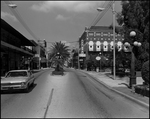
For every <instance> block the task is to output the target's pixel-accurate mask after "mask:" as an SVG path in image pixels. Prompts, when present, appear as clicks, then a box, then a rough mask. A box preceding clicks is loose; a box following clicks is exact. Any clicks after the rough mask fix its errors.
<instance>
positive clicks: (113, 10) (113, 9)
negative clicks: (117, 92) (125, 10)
mask: <svg viewBox="0 0 150 119" xmlns="http://www.w3.org/2000/svg"><path fill="white" fill-rule="evenodd" d="M104 9H105V8H97V10H98V11H99V12H101V11H103V10H104ZM112 13H113V76H114V80H115V79H116V67H115V65H116V56H115V45H116V43H115V35H116V34H115V14H116V12H115V1H114V0H113V7H112Z"/></svg>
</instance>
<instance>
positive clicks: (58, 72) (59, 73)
mask: <svg viewBox="0 0 150 119" xmlns="http://www.w3.org/2000/svg"><path fill="white" fill-rule="evenodd" d="M52 75H64V72H63V71H52Z"/></svg>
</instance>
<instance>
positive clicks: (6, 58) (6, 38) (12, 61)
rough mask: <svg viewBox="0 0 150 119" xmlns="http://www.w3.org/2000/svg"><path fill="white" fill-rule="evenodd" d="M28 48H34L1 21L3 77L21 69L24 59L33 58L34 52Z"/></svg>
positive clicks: (28, 41)
mask: <svg viewBox="0 0 150 119" xmlns="http://www.w3.org/2000/svg"><path fill="white" fill-rule="evenodd" d="M26 46H34V44H33V43H32V42H30V40H28V39H27V38H25V37H24V36H23V35H22V34H20V33H19V32H18V31H17V30H16V29H14V28H13V27H12V26H10V25H9V24H8V23H7V22H5V21H4V20H3V19H1V75H4V74H5V73H6V72H7V71H9V70H13V69H19V68H20V66H21V64H22V59H23V56H24V57H33V56H34V53H35V52H34V51H33V50H31V49H29V48H27V47H26Z"/></svg>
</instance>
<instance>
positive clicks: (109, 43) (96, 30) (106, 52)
mask: <svg viewBox="0 0 150 119" xmlns="http://www.w3.org/2000/svg"><path fill="white" fill-rule="evenodd" d="M123 40H124V36H123V35H121V34H116V36H115V41H116V47H117V49H118V50H120V49H122V48H123V49H124V50H125V51H127V49H126V47H124V46H123V44H122V41H123ZM79 47H80V55H79V59H80V60H79V61H80V67H81V68H82V67H84V68H85V67H86V60H88V59H89V57H91V56H92V58H94V60H96V57H97V56H98V55H100V54H102V55H103V57H105V58H106V59H107V58H108V59H109V56H110V54H111V53H112V50H113V30H112V29H110V28H109V27H108V26H92V27H91V28H85V31H84V32H83V34H82V35H81V37H80V38H79ZM127 52H128V51H127Z"/></svg>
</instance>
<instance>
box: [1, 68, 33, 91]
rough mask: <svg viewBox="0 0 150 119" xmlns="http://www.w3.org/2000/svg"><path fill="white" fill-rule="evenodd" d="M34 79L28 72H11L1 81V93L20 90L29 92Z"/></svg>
mask: <svg viewBox="0 0 150 119" xmlns="http://www.w3.org/2000/svg"><path fill="white" fill-rule="evenodd" d="M34 81H35V77H34V75H33V74H32V72H31V71H30V70H11V71H9V72H8V73H7V74H6V75H5V77H4V78H2V79H1V91H4V90H5V91H6V90H18V89H22V90H24V91H25V92H28V91H29V87H30V86H33V85H34Z"/></svg>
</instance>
